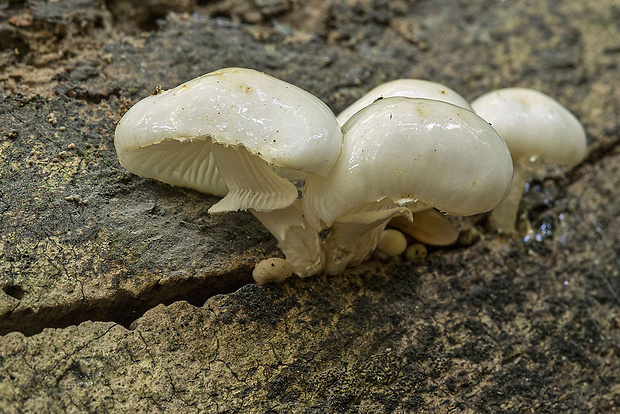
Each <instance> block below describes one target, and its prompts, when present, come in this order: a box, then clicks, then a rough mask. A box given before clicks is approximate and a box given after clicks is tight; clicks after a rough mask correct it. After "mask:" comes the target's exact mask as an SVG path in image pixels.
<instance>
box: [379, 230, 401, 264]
mask: <svg viewBox="0 0 620 414" xmlns="http://www.w3.org/2000/svg"><path fill="white" fill-rule="evenodd" d="M377 248H378V249H379V251H381V252H382V253H384V254H385V255H386V256H389V257H394V256H400V255H401V254H403V253H404V252H405V250H406V249H407V239H406V238H405V235H404V234H403V233H401V232H400V231H399V230H395V229H387V230H383V232H382V233H381V235H380V236H379V242H378V243H377Z"/></svg>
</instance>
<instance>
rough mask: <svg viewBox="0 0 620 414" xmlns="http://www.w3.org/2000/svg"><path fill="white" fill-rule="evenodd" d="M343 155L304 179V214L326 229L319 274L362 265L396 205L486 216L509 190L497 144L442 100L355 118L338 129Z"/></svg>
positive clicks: (388, 104) (403, 102)
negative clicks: (326, 171) (326, 170)
mask: <svg viewBox="0 0 620 414" xmlns="http://www.w3.org/2000/svg"><path fill="white" fill-rule="evenodd" d="M343 132H344V143H343V149H342V152H341V154H340V157H339V158H338V161H337V162H336V164H335V165H334V167H333V169H332V170H331V171H330V172H329V174H328V175H327V176H325V177H324V178H323V177H309V178H308V180H307V181H306V188H305V195H304V197H305V200H304V211H305V213H306V217H307V218H308V221H309V223H310V224H311V225H312V226H314V227H315V228H317V227H318V228H322V226H331V232H330V234H329V236H328V237H327V238H326V240H325V245H326V248H325V250H326V254H327V262H326V268H325V270H326V272H327V273H331V274H334V273H339V272H340V271H342V270H343V269H344V268H345V267H346V266H347V265H355V264H358V263H360V262H361V261H363V260H365V259H366V258H367V257H368V255H369V254H370V253H371V252H372V251H373V250H374V248H375V247H376V244H377V240H378V237H379V235H380V234H381V231H382V230H383V228H384V227H385V225H386V224H387V222H388V221H389V219H390V218H392V217H393V216H395V215H404V216H406V217H409V218H410V217H411V211H410V210H409V209H408V208H406V207H402V204H405V203H407V202H411V201H417V203H418V204H420V205H421V207H420V208H421V209H428V208H429V207H435V208H437V209H439V210H441V211H443V212H446V213H448V214H452V215H458V216H466V215H472V214H477V213H481V212H485V211H489V210H491V209H492V208H494V207H495V206H497V204H498V203H499V202H500V201H501V200H502V199H503V197H504V196H505V194H506V193H507V191H508V188H509V187H510V180H511V177H512V162H511V159H510V153H509V151H508V148H507V147H506V144H505V143H504V141H503V140H502V139H501V138H500V137H499V135H498V134H497V132H495V130H494V129H493V128H491V127H490V126H489V124H488V123H487V122H485V121H484V120H483V119H482V118H480V117H479V116H477V115H476V114H474V113H473V112H471V111H468V110H466V109H463V108H461V107H458V106H455V105H451V104H448V103H445V102H440V101H436V100H426V99H412V98H403V97H394V98H387V99H382V100H379V101H376V102H374V103H373V104H371V105H369V106H367V107H366V108H364V109H362V110H361V111H359V112H357V113H356V114H355V115H354V116H353V117H351V119H349V121H347V123H346V124H345V125H344V126H343Z"/></svg>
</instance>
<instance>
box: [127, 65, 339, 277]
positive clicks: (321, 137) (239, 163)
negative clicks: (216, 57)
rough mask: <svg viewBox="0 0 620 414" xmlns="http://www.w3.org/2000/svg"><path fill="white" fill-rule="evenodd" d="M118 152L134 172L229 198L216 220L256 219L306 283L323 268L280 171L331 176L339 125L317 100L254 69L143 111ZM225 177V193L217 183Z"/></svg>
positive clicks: (131, 121) (187, 87)
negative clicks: (240, 213) (226, 215)
mask: <svg viewBox="0 0 620 414" xmlns="http://www.w3.org/2000/svg"><path fill="white" fill-rule="evenodd" d="M115 145H116V150H117V152H118V156H119V160H120V162H121V164H122V165H123V166H124V167H125V168H127V169H128V170H129V171H131V172H134V173H136V174H138V175H142V176H146V177H151V178H156V179H158V180H161V181H164V182H167V183H169V184H173V185H180V186H184V187H190V188H194V189H197V190H199V191H204V192H209V193H212V194H221V195H224V194H226V196H225V197H224V198H223V199H222V200H220V201H219V202H218V203H216V204H215V205H213V206H212V207H211V209H210V210H209V212H211V213H223V212H227V211H237V210H249V211H250V212H252V213H253V214H254V215H256V216H257V218H258V219H259V220H260V221H261V222H262V223H263V224H264V225H265V226H266V227H267V228H268V229H269V230H270V231H271V232H272V233H273V234H274V236H275V237H276V238H277V239H278V242H279V244H280V247H281V249H282V250H283V252H284V254H285V255H286V256H287V258H288V259H289V261H290V262H291V264H292V266H293V270H294V271H295V273H297V274H299V275H300V276H307V275H309V274H313V273H316V272H317V271H320V269H321V268H322V263H323V252H322V248H321V239H320V237H319V235H318V234H317V233H316V230H313V229H311V228H309V227H308V226H307V225H306V223H305V220H304V218H303V216H302V214H301V208H300V206H299V205H298V202H296V199H297V194H298V191H297V188H296V187H295V185H294V184H292V183H291V182H290V181H288V180H286V179H284V178H281V177H280V176H278V175H277V174H276V173H274V172H273V171H272V168H284V169H289V170H296V171H300V172H302V173H304V174H307V175H316V176H323V175H325V174H326V173H327V172H328V171H329V170H330V168H331V167H332V165H333V163H334V162H335V160H336V158H337V156H338V153H339V152H340V148H341V145H342V133H341V130H340V127H339V125H338V123H337V121H336V117H335V116H334V114H333V113H332V112H331V110H330V109H329V108H328V107H327V106H326V105H325V104H324V103H323V102H322V101H320V100H319V99H318V98H316V97H314V96H313V95H311V94H309V93H308V92H306V91H304V90H302V89H300V88H298V87H296V86H294V85H291V84H289V83H286V82H283V81H281V80H278V79H275V78H273V77H271V76H268V75H266V74H263V73H260V72H257V71H254V70H250V69H241V68H228V69H222V70H218V71H216V72H212V73H209V74H207V75H204V76H201V77H199V78H196V79H193V80H191V81H189V82H186V83H184V84H182V85H179V86H177V87H175V88H173V89H170V90H167V91H164V92H162V93H159V94H157V95H154V96H151V97H148V98H146V99H143V100H142V101H140V102H139V103H137V104H136V105H134V107H132V108H131V109H130V110H129V111H128V112H127V113H126V114H125V116H124V117H123V118H122V119H121V121H120V122H119V124H118V126H117V128H116V133H115ZM215 168H217V170H218V171H219V173H220V174H221V178H222V179H223V182H224V183H225V186H224V185H222V184H223V183H221V182H218V183H213V181H214V179H213V177H214V176H213V175H212V174H211V173H212V172H213V171H214V169H215ZM212 184H213V185H212ZM225 187H227V188H228V189H229V190H230V191H228V193H226V190H225ZM299 246H304V249H305V250H304V251H302V252H299V251H297V250H296V249H298V248H299Z"/></svg>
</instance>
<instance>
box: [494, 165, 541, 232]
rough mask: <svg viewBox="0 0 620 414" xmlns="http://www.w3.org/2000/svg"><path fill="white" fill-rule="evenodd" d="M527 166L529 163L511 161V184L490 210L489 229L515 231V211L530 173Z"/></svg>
mask: <svg viewBox="0 0 620 414" xmlns="http://www.w3.org/2000/svg"><path fill="white" fill-rule="evenodd" d="M529 166H530V163H525V164H524V163H523V162H519V161H515V162H513V176H512V186H511V187H510V191H509V193H508V195H507V196H506V198H504V200H502V202H501V203H499V205H498V206H497V207H495V209H493V211H491V215H490V216H489V222H488V223H489V226H490V227H491V229H493V230H497V231H498V232H500V233H505V234H509V235H510V234H514V233H516V231H517V230H516V222H517V213H518V211H519V204H520V202H521V198H522V197H523V189H524V187H525V182H526V181H527V179H528V178H529V177H530V175H531V174H532V170H531V168H530V167H529Z"/></svg>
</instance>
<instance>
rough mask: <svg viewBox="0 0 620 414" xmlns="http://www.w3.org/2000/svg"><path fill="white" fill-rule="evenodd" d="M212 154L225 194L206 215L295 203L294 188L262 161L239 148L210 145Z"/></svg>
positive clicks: (280, 206) (269, 208)
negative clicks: (226, 191)
mask: <svg viewBox="0 0 620 414" xmlns="http://www.w3.org/2000/svg"><path fill="white" fill-rule="evenodd" d="M211 153H212V154H213V159H214V161H215V164H216V165H217V168H218V170H219V171H220V174H221V175H222V178H223V179H224V182H225V183H226V185H227V186H228V188H229V192H228V194H227V195H226V196H225V197H224V198H222V199H221V200H220V201H219V202H217V203H216V204H214V205H213V206H211V208H210V209H209V213H224V212H227V211H238V210H248V209H250V208H252V209H254V210H256V211H270V210H275V209H283V208H286V207H288V206H290V205H291V204H293V202H295V200H296V199H297V187H295V185H294V184H293V183H291V182H290V181H288V180H286V179H284V178H282V177H280V176H278V175H277V174H276V173H275V172H273V171H272V170H271V169H270V168H269V165H268V164H267V163H266V162H265V161H263V160H262V159H260V158H258V157H255V156H253V155H252V154H250V153H249V152H248V151H247V150H246V149H245V148H243V147H242V146H239V147H230V146H226V145H212V146H211Z"/></svg>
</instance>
